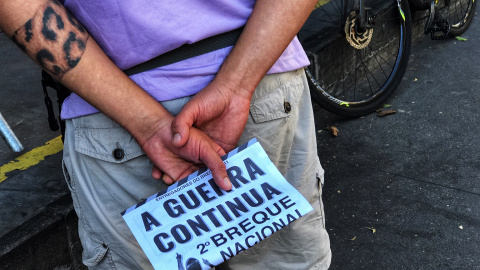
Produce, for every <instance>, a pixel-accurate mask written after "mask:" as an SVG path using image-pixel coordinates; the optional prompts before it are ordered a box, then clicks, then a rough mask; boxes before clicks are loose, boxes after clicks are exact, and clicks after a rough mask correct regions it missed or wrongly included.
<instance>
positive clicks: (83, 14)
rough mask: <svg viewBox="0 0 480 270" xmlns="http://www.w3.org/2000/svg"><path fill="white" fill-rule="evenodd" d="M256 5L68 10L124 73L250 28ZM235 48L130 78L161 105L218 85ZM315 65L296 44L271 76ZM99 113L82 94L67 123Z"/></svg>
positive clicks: (143, 0) (80, 0)
mask: <svg viewBox="0 0 480 270" xmlns="http://www.w3.org/2000/svg"><path fill="white" fill-rule="evenodd" d="M254 4H255V1H254V0H197V1H191V0H164V1H151V0H149V1H147V0H135V1H98V0H65V1H64V5H65V7H66V8H67V9H68V10H70V12H71V13H73V15H74V16H75V17H76V18H77V19H78V20H79V21H80V22H81V23H82V24H83V25H84V26H85V28H86V29H87V30H88V31H89V33H90V35H91V36H92V37H93V38H94V39H95V40H96V41H97V43H98V44H99V45H100V47H101V48H102V49H103V50H104V51H105V53H106V54H107V55H108V56H109V57H110V58H111V59H112V60H113V62H114V63H115V64H116V65H117V66H118V67H119V68H120V69H127V68H129V67H132V66H135V65H137V64H139V63H142V62H145V61H147V60H149V59H152V58H154V57H156V56H158V55H160V54H162V53H165V52H167V51H170V50H172V49H175V48H178V47H180V46H181V45H183V44H191V43H194V42H197V41H199V40H202V39H204V38H207V37H210V36H214V35H217V34H220V33H224V32H228V31H231V30H234V29H237V28H239V27H241V26H243V25H245V23H246V21H247V19H248V17H249V16H250V14H251V12H252V9H253V6H254ZM230 50H231V47H228V48H224V49H220V50H217V51H214V52H210V53H207V54H204V55H200V56H197V57H193V58H190V59H187V60H184V61H181V62H178V63H174V64H171V65H167V66H163V67H159V68H156V69H153V70H149V71H146V72H143V73H140V74H136V75H132V76H131V77H130V78H131V79H132V80H133V81H135V82H136V83H137V84H138V85H139V86H140V87H142V88H143V89H144V90H145V91H147V92H148V93H149V94H150V95H151V96H153V97H154V98H155V99H156V100H158V101H165V100H171V99H175V98H180V97H185V96H190V95H193V94H196V93H197V92H198V91H200V90H201V89H203V88H204V87H205V86H206V85H207V84H208V83H210V82H211V81H212V79H213V78H214V76H215V74H216V73H217V71H218V69H219V68H220V65H221V64H222V63H223V61H224V60H225V58H226V57H227V55H228V54H229V52H230ZM308 64H309V61H308V58H307V56H306V54H305V52H304V51H303V48H302V46H301V45H300V43H299V41H298V40H297V38H295V39H294V40H293V41H292V42H291V43H290V45H289V46H288V48H287V49H286V50H285V52H284V53H283V54H282V56H281V57H280V58H279V59H278V61H277V62H276V63H275V64H274V66H273V67H272V68H271V69H270V71H269V73H279V72H285V71H290V70H294V69H297V68H300V67H304V66H306V65H308ZM96 112H98V110H97V109H95V108H93V107H92V106H91V105H90V104H88V103H87V102H86V101H84V100H83V99H81V98H80V97H79V96H77V95H76V94H71V95H70V96H69V97H68V98H67V99H66V100H65V102H64V104H63V107H62V118H63V119H70V118H74V117H79V116H83V115H87V114H92V113H96Z"/></svg>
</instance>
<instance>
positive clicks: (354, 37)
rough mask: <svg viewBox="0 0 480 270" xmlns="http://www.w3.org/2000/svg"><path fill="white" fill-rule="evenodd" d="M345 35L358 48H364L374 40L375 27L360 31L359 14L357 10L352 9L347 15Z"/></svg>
mask: <svg viewBox="0 0 480 270" xmlns="http://www.w3.org/2000/svg"><path fill="white" fill-rule="evenodd" d="M345 35H346V37H347V41H348V43H349V44H350V45H351V46H352V47H354V48H355V49H357V50H361V49H364V48H365V47H367V46H368V44H370V41H372V35H373V28H368V29H365V30H363V31H359V27H358V25H357V15H356V12H355V11H352V12H351V13H350V15H349V16H348V17H347V21H346V23H345Z"/></svg>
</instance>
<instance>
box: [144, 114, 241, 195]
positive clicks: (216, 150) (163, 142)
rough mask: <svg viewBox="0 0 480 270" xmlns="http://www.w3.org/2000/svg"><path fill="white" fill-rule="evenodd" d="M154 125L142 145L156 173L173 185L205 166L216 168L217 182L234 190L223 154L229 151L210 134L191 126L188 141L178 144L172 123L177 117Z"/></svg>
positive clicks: (213, 173) (226, 188)
mask: <svg viewBox="0 0 480 270" xmlns="http://www.w3.org/2000/svg"><path fill="white" fill-rule="evenodd" d="M166 118H167V119H165V118H164V119H162V121H161V122H158V123H157V124H155V125H153V126H152V127H150V129H149V130H148V132H147V133H148V135H146V134H145V136H143V138H142V139H141V140H139V145H140V146H141V147H142V149H143V151H144V152H145V153H146V154H147V156H148V157H149V158H150V160H151V161H152V162H153V165H154V168H153V170H152V176H153V177H154V178H158V176H161V175H162V174H163V175H168V177H162V179H163V180H164V181H165V183H166V184H173V182H174V181H178V180H180V179H182V178H184V177H187V176H188V175H190V174H191V173H193V172H195V171H196V170H198V169H199V168H200V167H201V165H205V166H207V167H208V168H209V169H210V170H211V171H212V176H213V179H214V180H215V183H216V184H217V185H218V186H219V187H220V188H221V189H223V190H230V189H231V188H232V185H231V183H230V180H229V179H228V177H227V172H226V166H225V164H224V163H223V161H222V160H221V158H220V156H223V155H225V151H224V150H223V149H222V148H221V147H220V146H219V145H218V144H217V143H215V142H214V141H213V140H212V139H210V138H209V137H208V136H207V135H205V134H204V133H203V132H201V131H200V130H198V129H196V128H192V129H190V135H189V137H188V140H187V142H186V143H185V144H184V145H182V146H181V147H177V146H175V145H174V144H173V142H172V139H171V138H172V136H173V135H172V132H171V128H170V127H171V123H172V121H173V116H170V117H166Z"/></svg>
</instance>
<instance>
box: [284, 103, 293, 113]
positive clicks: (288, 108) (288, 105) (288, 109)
mask: <svg viewBox="0 0 480 270" xmlns="http://www.w3.org/2000/svg"><path fill="white" fill-rule="evenodd" d="M283 108H284V109H285V112H286V113H290V112H291V111H292V105H290V103H288V102H285V103H283Z"/></svg>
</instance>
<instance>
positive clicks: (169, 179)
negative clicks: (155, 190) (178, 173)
mask: <svg viewBox="0 0 480 270" xmlns="http://www.w3.org/2000/svg"><path fill="white" fill-rule="evenodd" d="M162 180H163V182H164V183H165V184H167V185H171V184H173V183H175V180H174V179H173V178H172V177H170V175H168V174H165V173H164V174H163V177H162Z"/></svg>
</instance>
